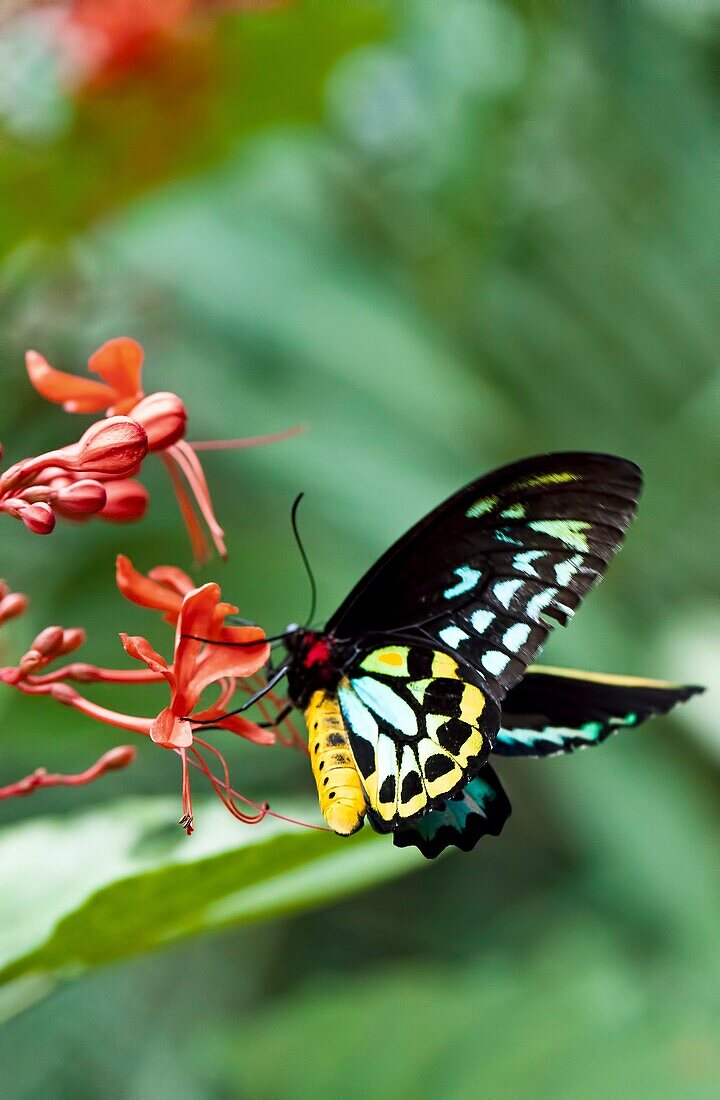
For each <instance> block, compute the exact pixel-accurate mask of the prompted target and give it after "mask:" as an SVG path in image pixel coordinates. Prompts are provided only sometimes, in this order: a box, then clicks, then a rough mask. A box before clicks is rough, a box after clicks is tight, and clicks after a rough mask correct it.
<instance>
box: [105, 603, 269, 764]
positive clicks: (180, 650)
mask: <svg viewBox="0 0 720 1100" xmlns="http://www.w3.org/2000/svg"><path fill="white" fill-rule="evenodd" d="M219 603H220V587H219V586H218V585H217V584H213V583H210V584H204V585H203V586H202V587H201V588H193V589H191V590H190V591H189V592H188V593H187V594H186V595H185V596H184V597H183V599H182V604H181V607H180V613H179V615H178V620H177V627H176V633H175V653H174V657H173V662H172V664H171V665H169V664H168V663H167V662H166V661H165V659H164V658H163V657H162V656H161V655H160V654H159V653H157V651H156V650H154V649H153V648H152V646H151V645H150V643H149V642H148V641H147V640H146V639H145V638H142V637H138V636H136V637H131V636H129V635H128V634H121V636H120V637H121V639H122V643H123V646H124V647H125V651H126V652H127V653H128V654H129V655H130V656H131V657H134V658H135V660H138V661H142V662H143V663H144V664H145V665H147V667H148V668H149V669H151V670H152V671H153V672H156V673H159V675H161V676H162V677H164V679H166V680H167V682H168V684H169V685H170V689H171V702H170V706H169V707H165V709H164V710H162V711H161V712H160V714H159V715H158V717H157V718H156V719H155V721H154V722H153V724H152V726H151V729H150V736H151V737H152V739H153V741H155V742H156V743H157V744H159V745H163V746H164V747H165V748H188V746H190V745H191V744H192V740H193V729H194V726H193V721H192V718H193V711H194V710H195V708H196V707H197V705H198V703H199V701H200V696H201V695H202V693H203V692H204V691H205V689H206V688H208V687H210V686H211V685H212V684H216V683H221V684H222V687H223V690H222V691H221V694H220V698H219V699H218V700H217V701H216V702H215V703H213V704H212V705H211V706H209V707H206V708H205V709H204V710H203V711H202V712H200V713H198V714H196V715H195V718H196V719H202V724H203V725H205V724H206V723H207V722H208V720H213V721H214V720H215V719H217V725H218V726H219V727H221V728H222V729H229V730H231V731H232V732H233V733H238V734H240V735H241V736H243V737H247V738H248V739H249V740H251V741H256V742H257V743H259V744H265V745H269V744H272V743H273V742H274V741H275V735H274V734H273V733H272V732H271V731H269V730H264V729H261V728H260V727H259V726H256V725H255V724H254V723H253V722H248V721H247V720H246V719H244V718H241V717H240V715H236V714H235V715H230V716H227V717H224V714H225V711H226V709H227V694H228V687H229V682H230V681H234V680H237V679H244V678H245V677H248V676H252V675H254V673H256V672H257V671H258V670H259V669H261V668H262V667H263V665H265V664H266V663H267V660H268V658H269V656H270V646H269V645H268V644H267V643H266V642H264V641H263V639H264V638H265V633H264V631H263V630H261V629H260V628H259V627H255V626H238V627H226V626H222V627H218V626H217V608H218V604H219ZM210 631H213V632H214V634H216V635H217V637H218V640H220V641H223V642H228V641H230V642H241V643H243V647H244V648H232V647H231V646H216V645H212V644H206V643H204V642H200V641H196V640H195V639H194V638H192V637H188V635H197V636H198V637H200V636H202V637H208V635H209V632H210ZM253 642H257V645H252V644H248V643H253ZM232 687H233V688H234V684H233V685H232Z"/></svg>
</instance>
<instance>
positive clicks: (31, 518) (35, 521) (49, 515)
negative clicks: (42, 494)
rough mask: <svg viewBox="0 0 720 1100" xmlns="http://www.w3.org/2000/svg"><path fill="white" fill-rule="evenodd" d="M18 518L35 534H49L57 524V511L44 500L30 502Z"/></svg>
mask: <svg viewBox="0 0 720 1100" xmlns="http://www.w3.org/2000/svg"><path fill="white" fill-rule="evenodd" d="M18 518H19V519H21V520H22V522H23V523H24V524H25V526H26V527H27V529H28V531H32V533H33V534H34V535H49V534H50V532H51V531H52V529H53V527H54V526H55V513H54V512H53V510H52V508H51V507H50V505H49V504H46V503H44V502H43V501H41V502H39V503H37V504H28V506H27V507H26V508H23V509H22V510H21V511H20V512H19V514H18Z"/></svg>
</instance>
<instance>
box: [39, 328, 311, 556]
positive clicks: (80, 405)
mask: <svg viewBox="0 0 720 1100" xmlns="http://www.w3.org/2000/svg"><path fill="white" fill-rule="evenodd" d="M143 358H144V352H143V349H142V347H141V345H140V344H139V343H138V342H137V340H131V339H130V338H129V337H127V336H120V337H117V338H116V339H113V340H108V341H107V343H105V344H103V345H102V347H101V348H98V350H97V351H96V352H95V353H94V354H93V355H91V356H90V359H89V360H88V369H89V371H90V372H91V373H92V374H96V375H98V376H99V377H100V378H101V379H102V381H99V382H98V381H96V380H95V379H92V378H84V377H82V376H79V375H75V374H68V373H66V372H65V371H59V370H56V369H55V368H54V367H51V366H50V364H49V363H48V362H47V360H46V359H44V358H43V356H42V355H40V354H39V353H38V352H36V351H29V352H28V353H27V355H26V356H25V363H26V366H27V372H28V377H29V378H30V381H31V383H32V384H33V386H34V387H35V389H36V390H37V391H38V393H39V394H41V395H42V396H43V397H44V398H46V399H47V400H48V401H52V402H54V403H55V404H58V405H62V407H63V408H64V409H65V411H66V412H71V413H101V412H105V415H106V416H117V415H120V414H122V415H125V416H129V417H130V418H131V419H132V420H134V421H135V422H136V423H138V424H140V426H141V427H142V428H143V429H144V432H145V435H146V437H147V444H146V446H147V449H148V451H153V452H155V453H157V454H160V456H161V457H162V460H163V462H164V463H165V465H166V467H167V469H168V473H169V474H170V479H171V481H172V485H173V489H174V490H175V495H176V497H177V500H178V504H179V506H180V511H181V513H182V516H183V519H184V521H185V525H186V527H187V529H188V534H189V536H190V541H191V544H192V548H193V553H194V555H195V558H196V560H197V561H198V562H203V561H206V560H207V558H208V556H209V555H208V543H207V539H206V537H205V534H204V532H203V529H202V526H201V523H200V519H199V517H198V512H199V514H200V517H202V519H203V520H204V521H205V525H206V527H207V529H208V531H209V532H210V536H211V538H212V541H213V543H214V544H215V548H216V549H217V551H218V553H219V554H220V556H221V557H226V556H227V551H226V549H225V536H224V532H223V529H222V527H221V526H220V524H219V523H218V521H217V519H216V517H215V511H214V509H213V504H212V500H211V498H210V490H209V488H208V484H207V481H206V478H205V473H204V471H203V468H202V466H201V464H200V460H199V458H198V457H197V454H196V450H212V449H216V450H220V449H231V448H236V447H251V446H257V445H259V444H262V443H271V442H276V441H279V440H281V439H287V438H289V437H290V436H292V435H295V434H296V433H297V431H298V429H291V430H290V431H289V432H282V433H278V434H277V435H271V436H260V437H257V438H251V439H234V440H221V441H216V442H211V443H201V444H195V445H191V444H190V443H187V442H186V440H185V438H184V437H185V431H186V428H187V419H188V415H187V409H186V407H185V404H184V402H183V401H182V399H181V398H180V397H178V395H177V394H175V393H169V392H166V391H160V392H157V393H151V394H147V395H146V394H145V392H144V390H143V388H142V365H143ZM125 476H127V475H125ZM118 478H119V475H113V476H112V477H110V476H108V477H106V478H101V480H108V481H116V480H118ZM126 488H127V491H126V492H122V491H120V490H117V491H116V490H109V491H108V500H107V504H106V506H105V507H104V508H102V510H101V512H100V515H101V516H102V517H103V518H104V519H109V520H112V521H114V522H120V523H121V522H129V521H132V520H135V519H139V518H140V516H142V515H143V514H144V512H145V507H146V504H147V498H146V497H145V499H141V495H140V494H139V493H138V491H137V488H138V487H137V483H133V486H132V487H131V486H127V487H126Z"/></svg>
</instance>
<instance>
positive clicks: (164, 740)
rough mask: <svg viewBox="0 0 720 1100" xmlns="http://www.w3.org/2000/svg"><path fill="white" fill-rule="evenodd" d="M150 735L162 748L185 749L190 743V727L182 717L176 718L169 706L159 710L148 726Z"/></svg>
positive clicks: (191, 739) (191, 737) (191, 738)
mask: <svg viewBox="0 0 720 1100" xmlns="http://www.w3.org/2000/svg"><path fill="white" fill-rule="evenodd" d="M150 737H151V738H152V740H153V741H154V742H155V744H156V745H162V746H163V747H164V748H173V749H187V748H189V747H190V745H192V741H193V735H192V727H191V725H190V723H189V722H188V721H186V720H185V719H184V718H178V717H177V716H176V715H175V714H173V712H172V711H171V710H170V708H169V707H165V709H164V710H161V711H160V713H159V714H158V716H157V718H156V719H155V721H154V722H153V724H152V726H151V727H150Z"/></svg>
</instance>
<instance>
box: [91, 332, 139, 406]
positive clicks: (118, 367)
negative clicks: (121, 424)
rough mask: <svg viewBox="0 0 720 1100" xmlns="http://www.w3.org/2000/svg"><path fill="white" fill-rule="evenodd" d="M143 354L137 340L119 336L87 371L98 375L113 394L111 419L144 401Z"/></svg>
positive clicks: (93, 358) (94, 358)
mask: <svg viewBox="0 0 720 1100" xmlns="http://www.w3.org/2000/svg"><path fill="white" fill-rule="evenodd" d="M143 358H144V352H143V349H142V346H141V345H140V344H138V342H137V340H132V339H131V338H130V337H129V336H118V337H116V338H115V339H114V340H108V341H107V342H106V343H104V344H103V345H102V347H100V348H98V350H97V351H96V352H94V353H93V354H92V355H91V356H90V358H89V359H88V370H90V371H92V373H93V374H99V375H100V377H101V378H102V379H103V381H104V382H107V384H108V385H109V386H112V388H113V390H114V398H115V404H114V405H113V408H112V409H111V410H110V412H111V415H121V414H123V413H128V412H130V410H131V409H132V407H133V405H135V404H137V402H138V401H140V400H141V399H142V397H143V392H142V388H141V376H142V364H143Z"/></svg>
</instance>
